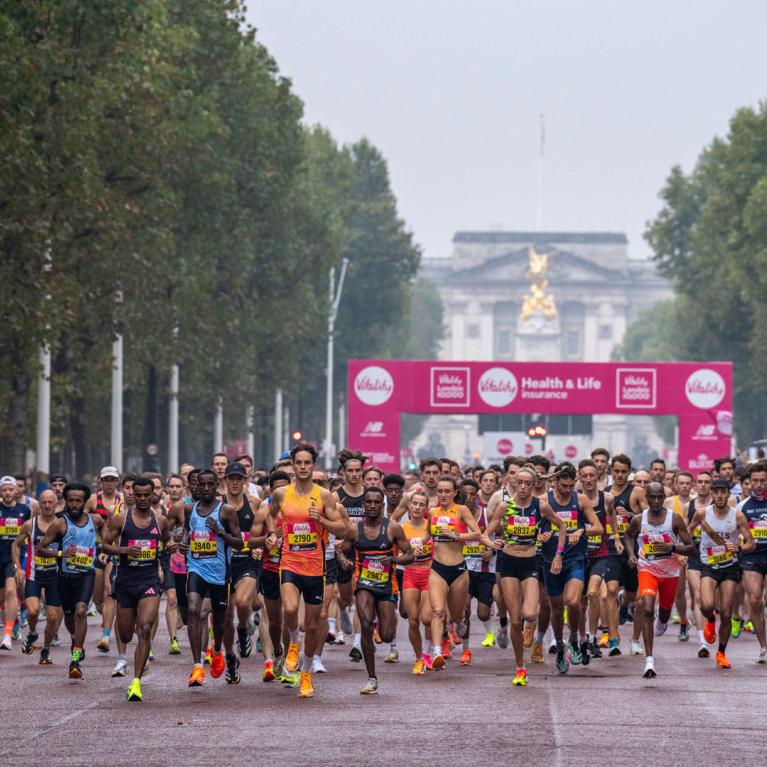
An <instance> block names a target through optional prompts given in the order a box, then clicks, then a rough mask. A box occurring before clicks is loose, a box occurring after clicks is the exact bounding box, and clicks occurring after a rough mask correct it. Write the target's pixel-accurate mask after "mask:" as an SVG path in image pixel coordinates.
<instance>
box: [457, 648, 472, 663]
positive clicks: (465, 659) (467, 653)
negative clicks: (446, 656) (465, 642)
mask: <svg viewBox="0 0 767 767" xmlns="http://www.w3.org/2000/svg"><path fill="white" fill-rule="evenodd" d="M458 665H459V666H471V650H464V651H463V655H461V659H460V660H459V661H458Z"/></svg>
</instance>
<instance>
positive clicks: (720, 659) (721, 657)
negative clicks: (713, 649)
mask: <svg viewBox="0 0 767 767" xmlns="http://www.w3.org/2000/svg"><path fill="white" fill-rule="evenodd" d="M716 665H717V666H719V668H732V663H730V661H729V660H727V656H726V655H725V654H724V653H723V652H717V654H716Z"/></svg>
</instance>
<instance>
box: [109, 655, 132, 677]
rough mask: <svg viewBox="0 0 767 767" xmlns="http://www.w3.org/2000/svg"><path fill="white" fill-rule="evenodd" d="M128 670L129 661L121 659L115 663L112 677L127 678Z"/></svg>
mask: <svg viewBox="0 0 767 767" xmlns="http://www.w3.org/2000/svg"><path fill="white" fill-rule="evenodd" d="M127 670H128V661H127V660H122V659H120V660H118V661H117V663H115V667H114V668H113V669H112V676H125V672H126V671H127Z"/></svg>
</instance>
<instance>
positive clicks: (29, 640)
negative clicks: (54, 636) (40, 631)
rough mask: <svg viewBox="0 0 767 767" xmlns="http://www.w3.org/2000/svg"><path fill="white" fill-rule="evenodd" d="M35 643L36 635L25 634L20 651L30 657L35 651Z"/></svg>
mask: <svg viewBox="0 0 767 767" xmlns="http://www.w3.org/2000/svg"><path fill="white" fill-rule="evenodd" d="M36 641H37V634H27V637H26V639H25V640H24V642H23V644H22V645H21V651H22V652H23V653H24V655H31V654H32V651H33V650H34V649H35V642H36Z"/></svg>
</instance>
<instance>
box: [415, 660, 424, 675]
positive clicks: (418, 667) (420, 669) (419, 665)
mask: <svg viewBox="0 0 767 767" xmlns="http://www.w3.org/2000/svg"><path fill="white" fill-rule="evenodd" d="M425 665H426V664H425V663H424V662H423V658H419V659H418V660H417V661H416V662H415V665H414V666H413V674H415V675H416V676H420V675H421V674H425V673H426V672H425V671H424V666H425Z"/></svg>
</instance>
